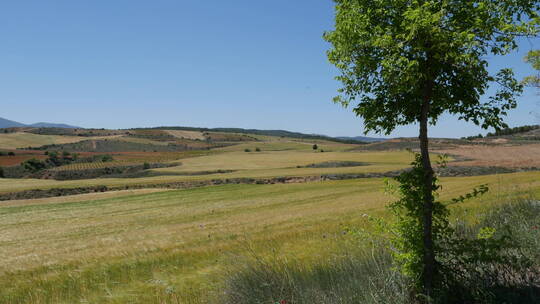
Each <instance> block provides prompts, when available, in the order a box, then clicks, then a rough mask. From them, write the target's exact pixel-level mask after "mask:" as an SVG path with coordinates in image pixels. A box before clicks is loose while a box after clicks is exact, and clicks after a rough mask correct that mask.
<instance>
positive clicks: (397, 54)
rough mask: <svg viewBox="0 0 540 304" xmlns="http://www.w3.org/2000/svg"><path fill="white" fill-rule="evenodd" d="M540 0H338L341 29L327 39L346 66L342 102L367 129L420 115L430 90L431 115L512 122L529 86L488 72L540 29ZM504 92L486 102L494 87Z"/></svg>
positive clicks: (332, 54) (507, 74) (386, 128)
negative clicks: (538, 23) (538, 20)
mask: <svg viewBox="0 0 540 304" xmlns="http://www.w3.org/2000/svg"><path fill="white" fill-rule="evenodd" d="M539 7H540V4H539V3H538V1H535V0H524V1H513V0H512V1H511V0H506V1H492V0H477V1H469V0H462V1H450V0H442V1H441V0H437V1H435V0H432V1H405V0H401V1H394V0H376V1H353V0H336V25H335V30H334V31H331V32H327V33H325V35H324V38H325V39H326V40H327V41H329V42H330V43H331V44H332V46H333V48H332V49H331V50H330V51H329V52H328V58H329V60H330V62H332V63H333V64H334V65H336V67H338V68H339V70H340V71H341V75H340V76H338V77H337V79H338V80H339V81H340V82H341V83H342V84H343V87H342V88H341V89H340V90H339V92H340V93H341V94H340V95H339V96H338V97H336V98H335V99H334V101H335V102H338V103H341V104H343V105H344V106H348V105H349V104H350V103H352V102H358V105H357V106H356V107H355V108H354V112H355V113H356V114H357V115H358V116H361V117H362V118H364V121H365V130H366V132H367V131H378V132H384V133H386V134H389V133H390V132H391V131H392V130H394V128H395V127H396V126H398V125H405V124H410V123H414V122H416V121H418V120H419V116H420V115H419V111H420V109H421V104H422V102H423V99H424V98H425V97H426V90H428V89H429V91H431V92H432V94H431V95H432V96H431V97H432V100H431V104H430V110H429V119H430V121H431V123H435V122H436V121H437V119H438V117H439V116H440V115H441V114H442V113H444V112H448V113H450V114H455V115H457V116H458V117H459V118H460V119H463V120H467V121H472V122H474V123H475V124H477V125H480V126H482V127H484V128H488V127H494V128H495V129H499V128H503V127H506V125H505V124H504V122H503V121H502V119H501V116H504V115H505V114H506V113H507V111H508V110H510V109H512V108H515V107H516V99H515V96H516V93H520V92H521V90H522V86H521V84H520V83H519V82H518V81H517V80H516V79H515V78H514V74H513V72H512V71H511V70H510V69H502V70H500V71H499V72H497V73H496V74H494V75H490V74H489V72H488V69H487V68H488V62H487V60H486V59H485V57H486V56H488V55H505V54H508V53H509V52H510V51H512V50H514V49H515V48H516V47H517V44H516V42H515V38H516V37H517V36H518V35H528V34H530V35H532V34H534V33H535V31H536V30H537V29H536V28H535V27H534V25H533V24H531V23H528V22H525V21H523V20H525V19H526V18H527V17H534V16H537V10H538V8H539ZM492 86H497V87H498V91H497V92H496V93H495V94H494V95H493V96H491V97H489V98H488V99H487V100H486V101H485V102H483V101H481V96H482V95H484V94H485V93H486V91H487V90H488V88H490V87H492Z"/></svg>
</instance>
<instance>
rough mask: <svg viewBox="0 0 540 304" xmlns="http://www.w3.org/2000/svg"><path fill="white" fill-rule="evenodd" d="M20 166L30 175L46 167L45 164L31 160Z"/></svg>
mask: <svg viewBox="0 0 540 304" xmlns="http://www.w3.org/2000/svg"><path fill="white" fill-rule="evenodd" d="M21 166H22V167H23V168H24V169H25V170H26V171H29V172H31V173H36V172H39V171H41V170H43V169H45V168H46V167H47V165H46V164H45V162H42V161H40V160H38V159H35V158H32V159H29V160H27V161H25V162H23V163H22V164H21Z"/></svg>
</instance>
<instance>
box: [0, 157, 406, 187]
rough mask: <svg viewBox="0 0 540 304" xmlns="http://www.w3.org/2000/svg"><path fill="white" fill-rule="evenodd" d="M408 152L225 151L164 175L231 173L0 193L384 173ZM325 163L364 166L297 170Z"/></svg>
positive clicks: (44, 183) (18, 183) (34, 182)
mask: <svg viewBox="0 0 540 304" xmlns="http://www.w3.org/2000/svg"><path fill="white" fill-rule="evenodd" d="M411 159H412V156H411V154H410V153H408V152H387V153H386V152H375V153H364V152H325V153H318V152H312V151H294V150H293V151H268V152H264V151H263V152H252V153H245V152H227V153H219V154H211V155H207V156H200V157H192V158H186V159H182V160H181V162H182V165H181V166H179V167H171V168H166V169H165V168H164V169H156V170H157V171H164V172H197V171H214V170H219V169H222V170H225V169H232V170H238V171H235V172H231V173H223V174H208V175H198V176H157V177H148V178H133V179H125V178H124V179H123V178H101V179H88V180H75V181H55V180H43V179H22V180H21V179H0V193H2V192H13V191H21V190H28V189H36V188H39V189H48V188H57V187H79V186H95V185H107V186H119V185H133V184H150V183H166V182H175V181H188V180H208V179H216V178H238V177H249V178H266V177H279V176H310V175H320V174H330V173H366V172H385V171H391V170H397V169H401V168H404V167H406V166H407V165H408V163H409V162H410V161H411ZM325 161H359V162H367V163H370V165H368V166H360V167H341V168H297V167H296V166H299V165H308V164H312V163H319V162H325Z"/></svg>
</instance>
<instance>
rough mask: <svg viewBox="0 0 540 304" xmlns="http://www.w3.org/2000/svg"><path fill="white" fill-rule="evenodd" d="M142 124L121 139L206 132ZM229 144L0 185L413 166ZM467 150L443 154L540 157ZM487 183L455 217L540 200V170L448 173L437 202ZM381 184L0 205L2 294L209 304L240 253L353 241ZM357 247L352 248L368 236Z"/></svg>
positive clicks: (379, 157) (270, 143) (392, 155)
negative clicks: (128, 173)
mask: <svg viewBox="0 0 540 304" xmlns="http://www.w3.org/2000/svg"><path fill="white" fill-rule="evenodd" d="M138 132H139V133H140V134H142V135H144V136H149V137H148V138H146V137H144V136H143V137H125V138H119V140H126V141H129V143H133V144H152V145H155V146H158V145H163V143H165V141H160V140H161V139H160V138H158V137H156V136H161V135H163V134H166V135H167V136H168V135H173V136H175V137H176V138H177V140H178V141H182V140H188V139H197V138H198V137H199V136H202V137H205V136H207V135H205V134H204V133H201V132H190V131H166V132H164V131H163V132H162V131H160V132H155V131H152V130H150V131H148V132H146V133H145V132H143V131H138ZM209 134H210V135H209V136H212V135H216V136H217V135H219V134H218V133H209ZM4 135H8V136H7V137H0V146H2V145H3V147H8V148H9V149H14V148H15V146H16V145H19V146H28V145H32V146H39V145H42V144H51V143H61V142H62V141H66V142H69V141H68V140H77V141H78V140H86V139H88V138H87V137H69V136H54V135H36V134H28V133H26V134H22V133H14V134H4ZM154 135H155V136H154ZM222 135H223V134H222ZM0 136H1V135H0ZM35 136H38V137H35ZM151 136H154V137H155V138H154V137H151ZM220 136H221V135H220ZM182 137H183V138H186V139H181V138H182ZM236 137H237V138H236ZM164 138H165V137H164ZM199 139H200V138H199ZM223 139H236V140H239V142H237V143H236V144H234V145H230V146H227V147H221V148H216V149H212V150H200V151H179V152H173V151H162V152H155V151H154V152H151V151H147V152H144V151H142V152H137V151H132V152H126V151H112V152H110V154H111V155H112V156H113V158H114V162H106V163H99V162H96V163H88V164H72V165H68V166H63V167H57V168H56V169H54V170H68V169H69V170H71V169H77V170H82V169H90V168H102V167H108V166H113V165H125V164H141V163H143V162H149V163H152V162H159V163H170V162H176V163H180V165H177V166H174V167H168V168H159V169H150V170H151V172H149V173H152V175H151V177H140V178H94V179H84V180H66V181H56V180H50V179H30V178H25V179H6V178H0V193H6V192H16V191H23V190H35V189H51V188H77V187H85V186H101V185H105V186H111V187H123V186H131V185H138V186H141V185H142V186H145V187H148V186H150V185H152V184H164V183H175V182H187V183H189V182H200V181H210V180H226V179H239V178H252V179H263V178H276V177H311V176H321V175H324V174H361V173H382V172H388V171H394V170H400V169H404V168H407V167H408V166H409V164H410V162H411V160H412V159H413V155H412V154H411V153H409V152H407V151H403V150H394V151H369V149H364V151H362V150H359V149H358V148H359V147H363V146H359V145H352V144H343V143H337V142H330V141H326V140H303V139H293V138H284V137H272V136H264V135H253V136H249V137H246V136H244V135H237V134H224V135H223ZM242 140H250V141H246V142H242ZM197 142H199V141H197ZM200 142H201V143H205V142H204V141H200ZM23 143H24V144H23ZM124 143H126V142H124ZM314 144H317V149H316V150H314V149H313V145H314ZM398 144H399V143H398ZM398 146H399V145H398ZM475 147H476V148H477V149H468V148H467V147H464V146H463V147H458V148H457V149H461V150H456V149H454V150H453V152H455V153H452V151H448V152H449V153H452V154H454V155H457V156H458V157H460V161H462V162H463V160H461V159H462V158H467V159H470V160H468V161H467V162H463V163H459V162H458V163H456V164H458V165H460V164H469V165H471V164H472V165H479V166H492V165H498V163H497V161H502V162H501V164H502V165H509V166H517V164H523V163H524V162H527V160H528V159H534V160H535V161H537V160H538V158H537V157H536V155H535V154H534V151H536V150H535V149H536V146H531V147H532V148H531V149H530V150H528V149H529V148H528V147H527V146H520V147H505V146H500V147H496V149H495V148H494V147H491V146H490V147H487V146H486V147H484V146H475ZM257 148H258V150H260V151H257ZM246 149H249V152H245V150H246ZM519 149H521V150H519ZM321 150H323V151H324V152H321ZM376 150H377V149H376ZM520 151H529V152H528V154H520V155H521V156H520V157H521V158H519V159H518V160H519V162H517V163H511V160H512V159H513V158H515V155H517V154H519V153H520ZM21 153H22V152H21ZM32 153H34V151H32ZM39 153H41V152H39ZM94 154H103V153H102V152H100V153H96V152H93V153H91V152H88V151H83V152H82V153H81V157H83V156H84V157H86V156H92V155H94ZM29 155H30V154H29ZM484 156H485V157H484ZM40 157H41V158H43V157H44V156H43V155H42V154H40ZM434 160H435V157H434ZM340 164H350V165H340ZM355 164H356V165H355ZM513 164H514V165H513ZM218 172H222V173H218ZM223 172H226V173H223ZM154 175H156V176H154ZM486 183H487V184H488V185H489V187H490V192H489V193H488V194H487V195H485V196H483V197H480V198H477V199H475V200H472V201H469V202H467V203H465V204H463V205H459V206H455V207H452V208H453V211H454V213H453V214H454V217H455V218H460V219H464V220H467V221H468V222H470V223H475V222H476V221H478V220H479V218H481V216H480V215H481V214H482V213H483V212H484V211H486V210H488V209H489V208H491V207H493V206H494V205H497V204H502V203H504V202H507V201H509V200H512V199H513V198H517V197H535V198H538V197H540V172H539V171H530V172H520V173H511V174H499V175H487V176H473V177H452V178H443V179H442V185H443V188H442V189H443V191H442V192H441V199H443V200H445V199H449V198H451V197H455V196H458V195H461V194H464V193H467V192H469V191H470V190H471V189H472V188H473V187H475V186H478V185H480V184H486ZM383 187H384V180H383V179H381V178H362V179H349V180H342V181H316V182H314V181H312V182H305V180H304V179H302V178H300V179H298V181H297V182H295V183H289V184H267V185H256V184H236V185H233V184H229V185H219V186H216V185H214V186H207V187H201V188H192V189H185V190H170V189H160V188H156V189H139V190H127V191H110V192H104V193H90V194H80V195H72V196H66V197H55V198H40V199H32V200H12V201H3V202H0V229H1V231H2V233H1V234H0V286H2V287H1V288H0V303H197V304H198V303H212V302H214V301H218V300H219V299H220V298H221V297H222V296H223V294H222V291H223V284H224V282H225V279H226V275H227V273H228V271H230V269H234V266H235V263H238V262H237V261H238V259H239V258H242V257H245V256H252V255H257V256H260V257H264V258H271V257H279V258H280V259H285V260H287V259H289V258H290V259H292V260H294V261H295V263H300V264H302V265H304V266H302V267H308V268H309V267H310V266H309V265H312V264H316V263H318V262H319V261H322V260H325V259H327V258H330V257H333V256H334V255H335V254H336V252H338V251H339V250H342V249H343V248H345V247H344V245H345V244H347V246H349V245H351V244H350V242H351V240H350V239H349V236H348V235H347V234H344V233H343V232H344V231H345V230H346V229H347V227H365V225H367V220H366V218H365V217H364V214H372V215H378V216H386V215H387V213H386V211H385V208H384V206H385V204H386V203H387V202H389V201H391V200H392V199H393V198H392V197H391V196H390V195H388V194H385V193H384V192H383ZM354 246H357V247H359V248H360V247H362V246H364V244H354ZM269 304H273V303H269Z"/></svg>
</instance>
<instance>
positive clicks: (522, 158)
mask: <svg viewBox="0 0 540 304" xmlns="http://www.w3.org/2000/svg"><path fill="white" fill-rule="evenodd" d="M437 152H441V153H448V154H452V155H458V156H460V157H463V158H466V159H468V160H466V161H459V162H454V163H452V164H453V165H458V166H501V167H514V168H516V167H540V144H532V145H515V146H513V145H497V146H493V145H490V146H483V145H475V146H460V147H458V148H454V149H445V150H438V151H437Z"/></svg>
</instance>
